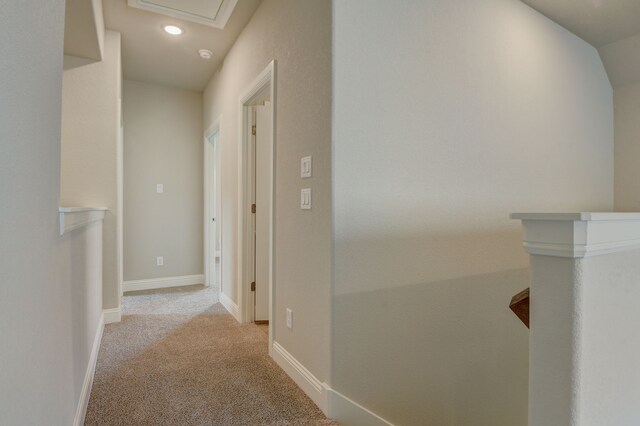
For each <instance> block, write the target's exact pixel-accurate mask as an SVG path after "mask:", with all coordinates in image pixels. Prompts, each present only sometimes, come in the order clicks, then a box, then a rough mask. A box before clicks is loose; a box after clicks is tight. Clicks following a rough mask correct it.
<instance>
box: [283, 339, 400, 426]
mask: <svg viewBox="0 0 640 426" xmlns="http://www.w3.org/2000/svg"><path fill="white" fill-rule="evenodd" d="M272 353H273V355H272V356H273V359H274V360H275V362H276V363H277V364H278V365H279V366H280V368H282V369H283V370H284V371H285V373H287V374H288V375H289V377H291V378H292V379H293V381H294V382H296V384H297V385H298V386H300V388H301V389H302V390H303V391H304V393H306V394H307V396H308V397H309V398H311V400H312V401H313V402H315V403H316V405H317V406H318V407H319V408H320V409H321V410H322V412H323V413H324V414H325V415H326V416H327V417H329V418H330V419H333V420H336V421H337V422H339V423H340V424H342V425H345V426H393V424H392V423H390V422H388V421H386V420H385V419H383V418H382V417H380V416H378V415H377V414H375V413H373V412H372V411H370V410H368V409H366V408H365V407H363V406H362V405H360V404H358V403H356V402H355V401H352V400H350V399H349V398H347V397H346V396H344V395H342V394H341V393H340V392H337V391H335V390H333V389H331V388H330V387H329V385H327V384H326V383H323V382H321V381H320V380H318V378H317V377H315V376H314V375H313V374H312V373H311V372H310V371H309V370H307V369H306V368H305V366H304V365H302V364H301V363H300V362H299V361H298V360H297V359H295V358H294V357H293V355H291V354H290V353H289V352H287V350H286V349H285V348H283V347H282V345H280V344H279V343H278V342H273V352H272Z"/></svg>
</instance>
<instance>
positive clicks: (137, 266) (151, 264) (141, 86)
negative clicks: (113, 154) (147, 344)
mask: <svg viewBox="0 0 640 426" xmlns="http://www.w3.org/2000/svg"><path fill="white" fill-rule="evenodd" d="M123 113H124V122H125V126H124V279H125V281H128V280H141V279H151V278H163V277H175V276H183V275H197V274H202V273H203V265H202V261H203V254H202V250H203V245H202V244H203V242H202V240H203V232H204V231H203V229H202V219H203V217H202V214H203V213H202V212H203V204H202V197H203V195H202V185H203V182H202V164H203V160H202V155H203V142H202V141H203V130H202V94H201V93H199V92H192V91H188V90H182V89H176V88H172V87H168V86H162V85H158V84H152V83H142V82H138V81H130V80H125V82H124V104H123ZM156 184H163V185H164V193H162V194H157V193H156ZM157 256H163V257H164V266H162V267H158V266H156V257H157Z"/></svg>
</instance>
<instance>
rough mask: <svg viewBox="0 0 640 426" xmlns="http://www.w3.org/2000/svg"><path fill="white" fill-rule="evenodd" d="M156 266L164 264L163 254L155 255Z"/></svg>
mask: <svg viewBox="0 0 640 426" xmlns="http://www.w3.org/2000/svg"><path fill="white" fill-rule="evenodd" d="M156 266H164V257H163V256H158V257H156Z"/></svg>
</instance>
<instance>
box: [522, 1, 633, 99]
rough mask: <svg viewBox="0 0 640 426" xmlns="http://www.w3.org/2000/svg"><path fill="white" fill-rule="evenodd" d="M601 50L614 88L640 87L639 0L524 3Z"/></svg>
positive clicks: (601, 55)
mask: <svg viewBox="0 0 640 426" xmlns="http://www.w3.org/2000/svg"><path fill="white" fill-rule="evenodd" d="M522 2H524V3H526V4H528V5H529V6H531V7H533V8H534V9H536V10H537V11H539V12H540V13H542V14H543V15H545V16H547V17H548V18H550V19H551V20H553V21H555V22H557V23H558V24H560V25H562V26H563V27H565V28H566V29H568V30H569V31H571V32H572V33H574V34H576V35H577V36H578V37H580V38H582V39H583V40H585V41H586V42H588V43H589V44H591V45H593V46H594V47H596V48H598V51H599V52H600V57H601V58H602V61H603V63H604V66H605V68H606V70H607V73H608V75H609V80H610V81H611V84H612V85H613V87H622V86H626V85H629V84H638V83H640V0H522Z"/></svg>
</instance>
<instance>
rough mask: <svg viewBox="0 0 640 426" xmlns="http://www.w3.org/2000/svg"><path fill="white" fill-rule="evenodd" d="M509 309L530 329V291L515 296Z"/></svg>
mask: <svg viewBox="0 0 640 426" xmlns="http://www.w3.org/2000/svg"><path fill="white" fill-rule="evenodd" d="M509 308H511V310H512V311H513V313H514V314H516V316H517V317H518V318H520V321H522V322H523V323H524V325H526V326H527V328H529V289H526V290H523V291H521V292H520V293H518V294H516V295H515V296H513V297H512V298H511V303H509Z"/></svg>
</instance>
